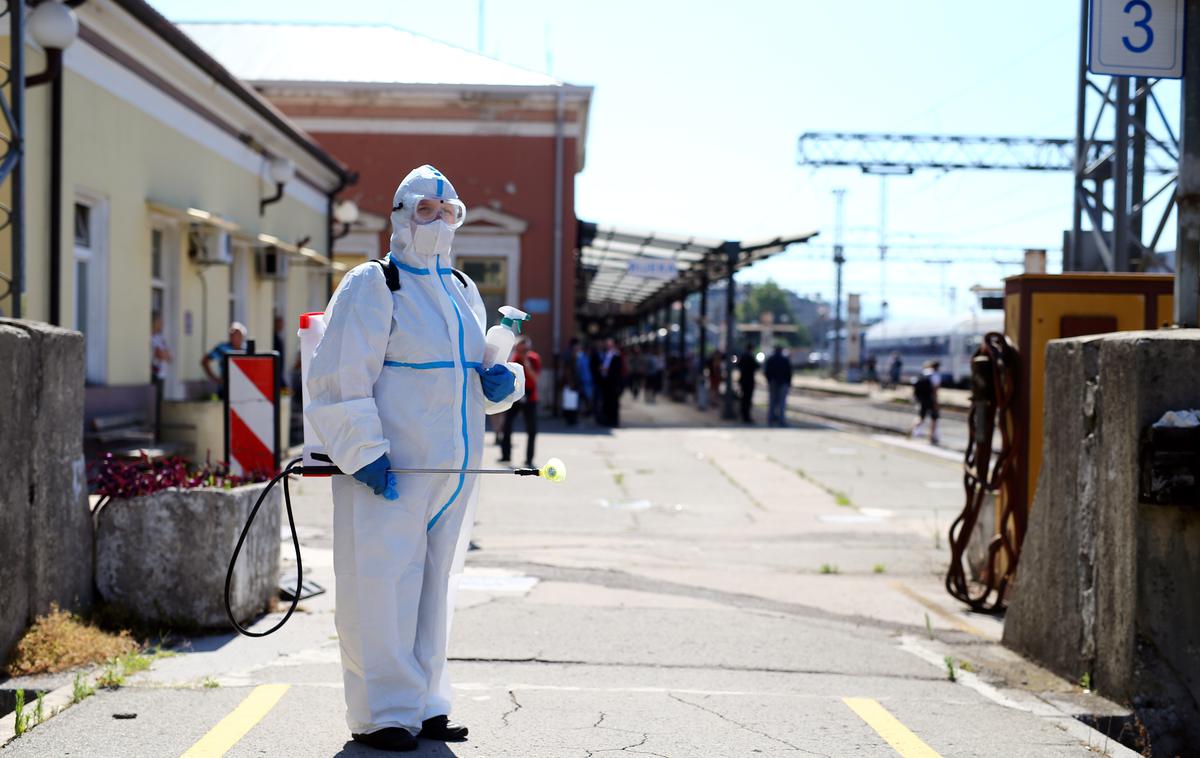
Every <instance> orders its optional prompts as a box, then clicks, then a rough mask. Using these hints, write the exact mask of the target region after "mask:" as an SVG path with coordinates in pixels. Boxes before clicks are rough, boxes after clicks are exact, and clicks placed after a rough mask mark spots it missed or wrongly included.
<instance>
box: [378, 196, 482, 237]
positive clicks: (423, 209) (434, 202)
mask: <svg viewBox="0 0 1200 758" xmlns="http://www.w3.org/2000/svg"><path fill="white" fill-rule="evenodd" d="M405 205H407V206H408V207H409V209H410V210H411V214H412V220H413V221H414V222H416V223H417V224H421V225H424V224H430V223H433V222H434V221H437V220H438V219H441V220H442V221H445V222H446V225H447V226H449V227H450V228H451V229H457V228H458V227H460V226H462V224H463V221H466V219H467V206H465V205H463V204H462V202H461V201H459V200H450V199H444V198H440V197H425V196H423V195H410V196H408V197H406V198H405V199H404V202H403V203H401V204H400V205H398V206H396V208H395V209H394V210H400V209H401V208H403V207H404V206H405Z"/></svg>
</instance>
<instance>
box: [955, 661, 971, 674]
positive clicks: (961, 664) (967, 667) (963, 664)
mask: <svg viewBox="0 0 1200 758" xmlns="http://www.w3.org/2000/svg"><path fill="white" fill-rule="evenodd" d="M958 667H959V668H960V669H962V670H963V671H965V672H967V673H968V674H973V673H975V666H973V665H972V664H971V662H970V661H964V660H962V659H961V658H960V659H959V660H958Z"/></svg>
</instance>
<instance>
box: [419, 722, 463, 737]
mask: <svg viewBox="0 0 1200 758" xmlns="http://www.w3.org/2000/svg"><path fill="white" fill-rule="evenodd" d="M420 736H421V737H424V738H425V739H427V740H441V741H442V742H462V741H463V740H465V739H466V738H467V728H466V727H465V726H463V725H462V724H455V723H453V722H452V721H450V718H449V717H448V716H433V717H431V718H427V719H425V720H424V721H422V722H421V733H420Z"/></svg>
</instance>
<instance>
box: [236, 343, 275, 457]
mask: <svg viewBox="0 0 1200 758" xmlns="http://www.w3.org/2000/svg"><path fill="white" fill-rule="evenodd" d="M225 359H226V361H227V364H226V367H225V377H226V391H225V460H226V461H228V462H229V470H230V473H233V474H236V475H238V476H245V475H247V474H249V473H262V474H268V475H270V474H273V473H275V471H276V470H277V469H278V468H279V384H278V382H277V380H276V377H277V376H278V368H277V367H276V361H278V360H279V356H277V355H276V354H275V353H259V354H257V355H237V354H230V355H227V356H226V357H225Z"/></svg>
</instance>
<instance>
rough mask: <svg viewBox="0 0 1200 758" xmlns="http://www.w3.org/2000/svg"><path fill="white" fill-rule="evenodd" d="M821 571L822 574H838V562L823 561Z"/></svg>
mask: <svg viewBox="0 0 1200 758" xmlns="http://www.w3.org/2000/svg"><path fill="white" fill-rule="evenodd" d="M820 571H821V573H822V574H836V573H838V567H837V564H836V563H822V564H821V569H820Z"/></svg>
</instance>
